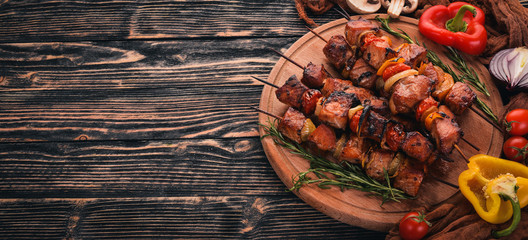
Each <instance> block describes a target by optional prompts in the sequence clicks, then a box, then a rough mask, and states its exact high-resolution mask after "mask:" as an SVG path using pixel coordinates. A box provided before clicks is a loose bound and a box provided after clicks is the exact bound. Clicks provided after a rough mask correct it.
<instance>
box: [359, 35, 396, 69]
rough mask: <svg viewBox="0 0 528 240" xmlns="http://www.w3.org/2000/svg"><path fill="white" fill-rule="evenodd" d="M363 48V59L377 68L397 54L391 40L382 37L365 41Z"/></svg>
mask: <svg viewBox="0 0 528 240" xmlns="http://www.w3.org/2000/svg"><path fill="white" fill-rule="evenodd" d="M361 50H362V52H363V59H364V60H365V61H366V62H367V63H368V64H370V66H372V67H374V68H375V69H378V68H380V67H381V65H382V64H383V63H384V62H385V61H386V60H387V59H389V58H393V57H395V56H396V52H395V51H394V50H393V49H392V48H391V46H390V44H389V42H387V41H386V40H385V39H382V38H376V39H373V40H370V41H367V42H365V44H364V45H363V46H362V47H361Z"/></svg>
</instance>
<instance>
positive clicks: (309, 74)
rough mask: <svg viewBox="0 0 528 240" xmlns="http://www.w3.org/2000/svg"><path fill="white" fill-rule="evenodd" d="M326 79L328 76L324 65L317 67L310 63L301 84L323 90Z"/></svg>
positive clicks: (305, 69)
mask: <svg viewBox="0 0 528 240" xmlns="http://www.w3.org/2000/svg"><path fill="white" fill-rule="evenodd" d="M326 77H327V74H326V70H325V67H324V65H323V64H320V65H315V64H313V63H312V62H310V63H308V65H306V67H305V68H304V72H303V77H302V78H301V82H302V83H304V85H306V86H307V87H309V88H321V87H322V86H323V84H324V80H325V79H326Z"/></svg>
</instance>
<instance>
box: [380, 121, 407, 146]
mask: <svg viewBox="0 0 528 240" xmlns="http://www.w3.org/2000/svg"><path fill="white" fill-rule="evenodd" d="M405 136H406V132H405V130H404V126H403V125H402V124H401V123H399V122H396V121H394V120H389V122H388V123H387V127H386V128H385V134H384V135H383V139H382V141H381V146H382V147H383V148H387V149H390V150H392V151H398V150H399V149H400V148H401V146H402V143H403V141H404V139H405Z"/></svg>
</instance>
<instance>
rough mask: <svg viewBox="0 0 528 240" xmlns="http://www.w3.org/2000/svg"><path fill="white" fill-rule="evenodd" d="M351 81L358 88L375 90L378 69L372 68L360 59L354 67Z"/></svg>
mask: <svg viewBox="0 0 528 240" xmlns="http://www.w3.org/2000/svg"><path fill="white" fill-rule="evenodd" d="M350 79H351V80H352V82H354V84H355V85H357V86H360V87H362V88H367V89H374V87H375V86H376V79H377V76H376V69H374V68H373V67H372V66H370V65H369V64H368V63H367V62H366V61H365V60H364V59H361V58H360V59H358V60H357V61H356V63H355V64H354V66H353V67H352V71H351V72H350Z"/></svg>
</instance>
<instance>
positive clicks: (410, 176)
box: [393, 158, 425, 197]
mask: <svg viewBox="0 0 528 240" xmlns="http://www.w3.org/2000/svg"><path fill="white" fill-rule="evenodd" d="M424 177H425V172H424V165H423V164H422V163H419V162H416V161H412V160H410V159H408V158H407V159H405V160H404V162H403V163H402V165H401V166H400V168H399V170H398V175H396V177H395V178H394V183H393V185H394V187H395V188H398V189H401V190H402V191H404V192H405V193H407V194H409V195H411V196H413V197H415V196H416V195H417V194H418V190H419V189H420V185H422V181H423V179H424Z"/></svg>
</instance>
